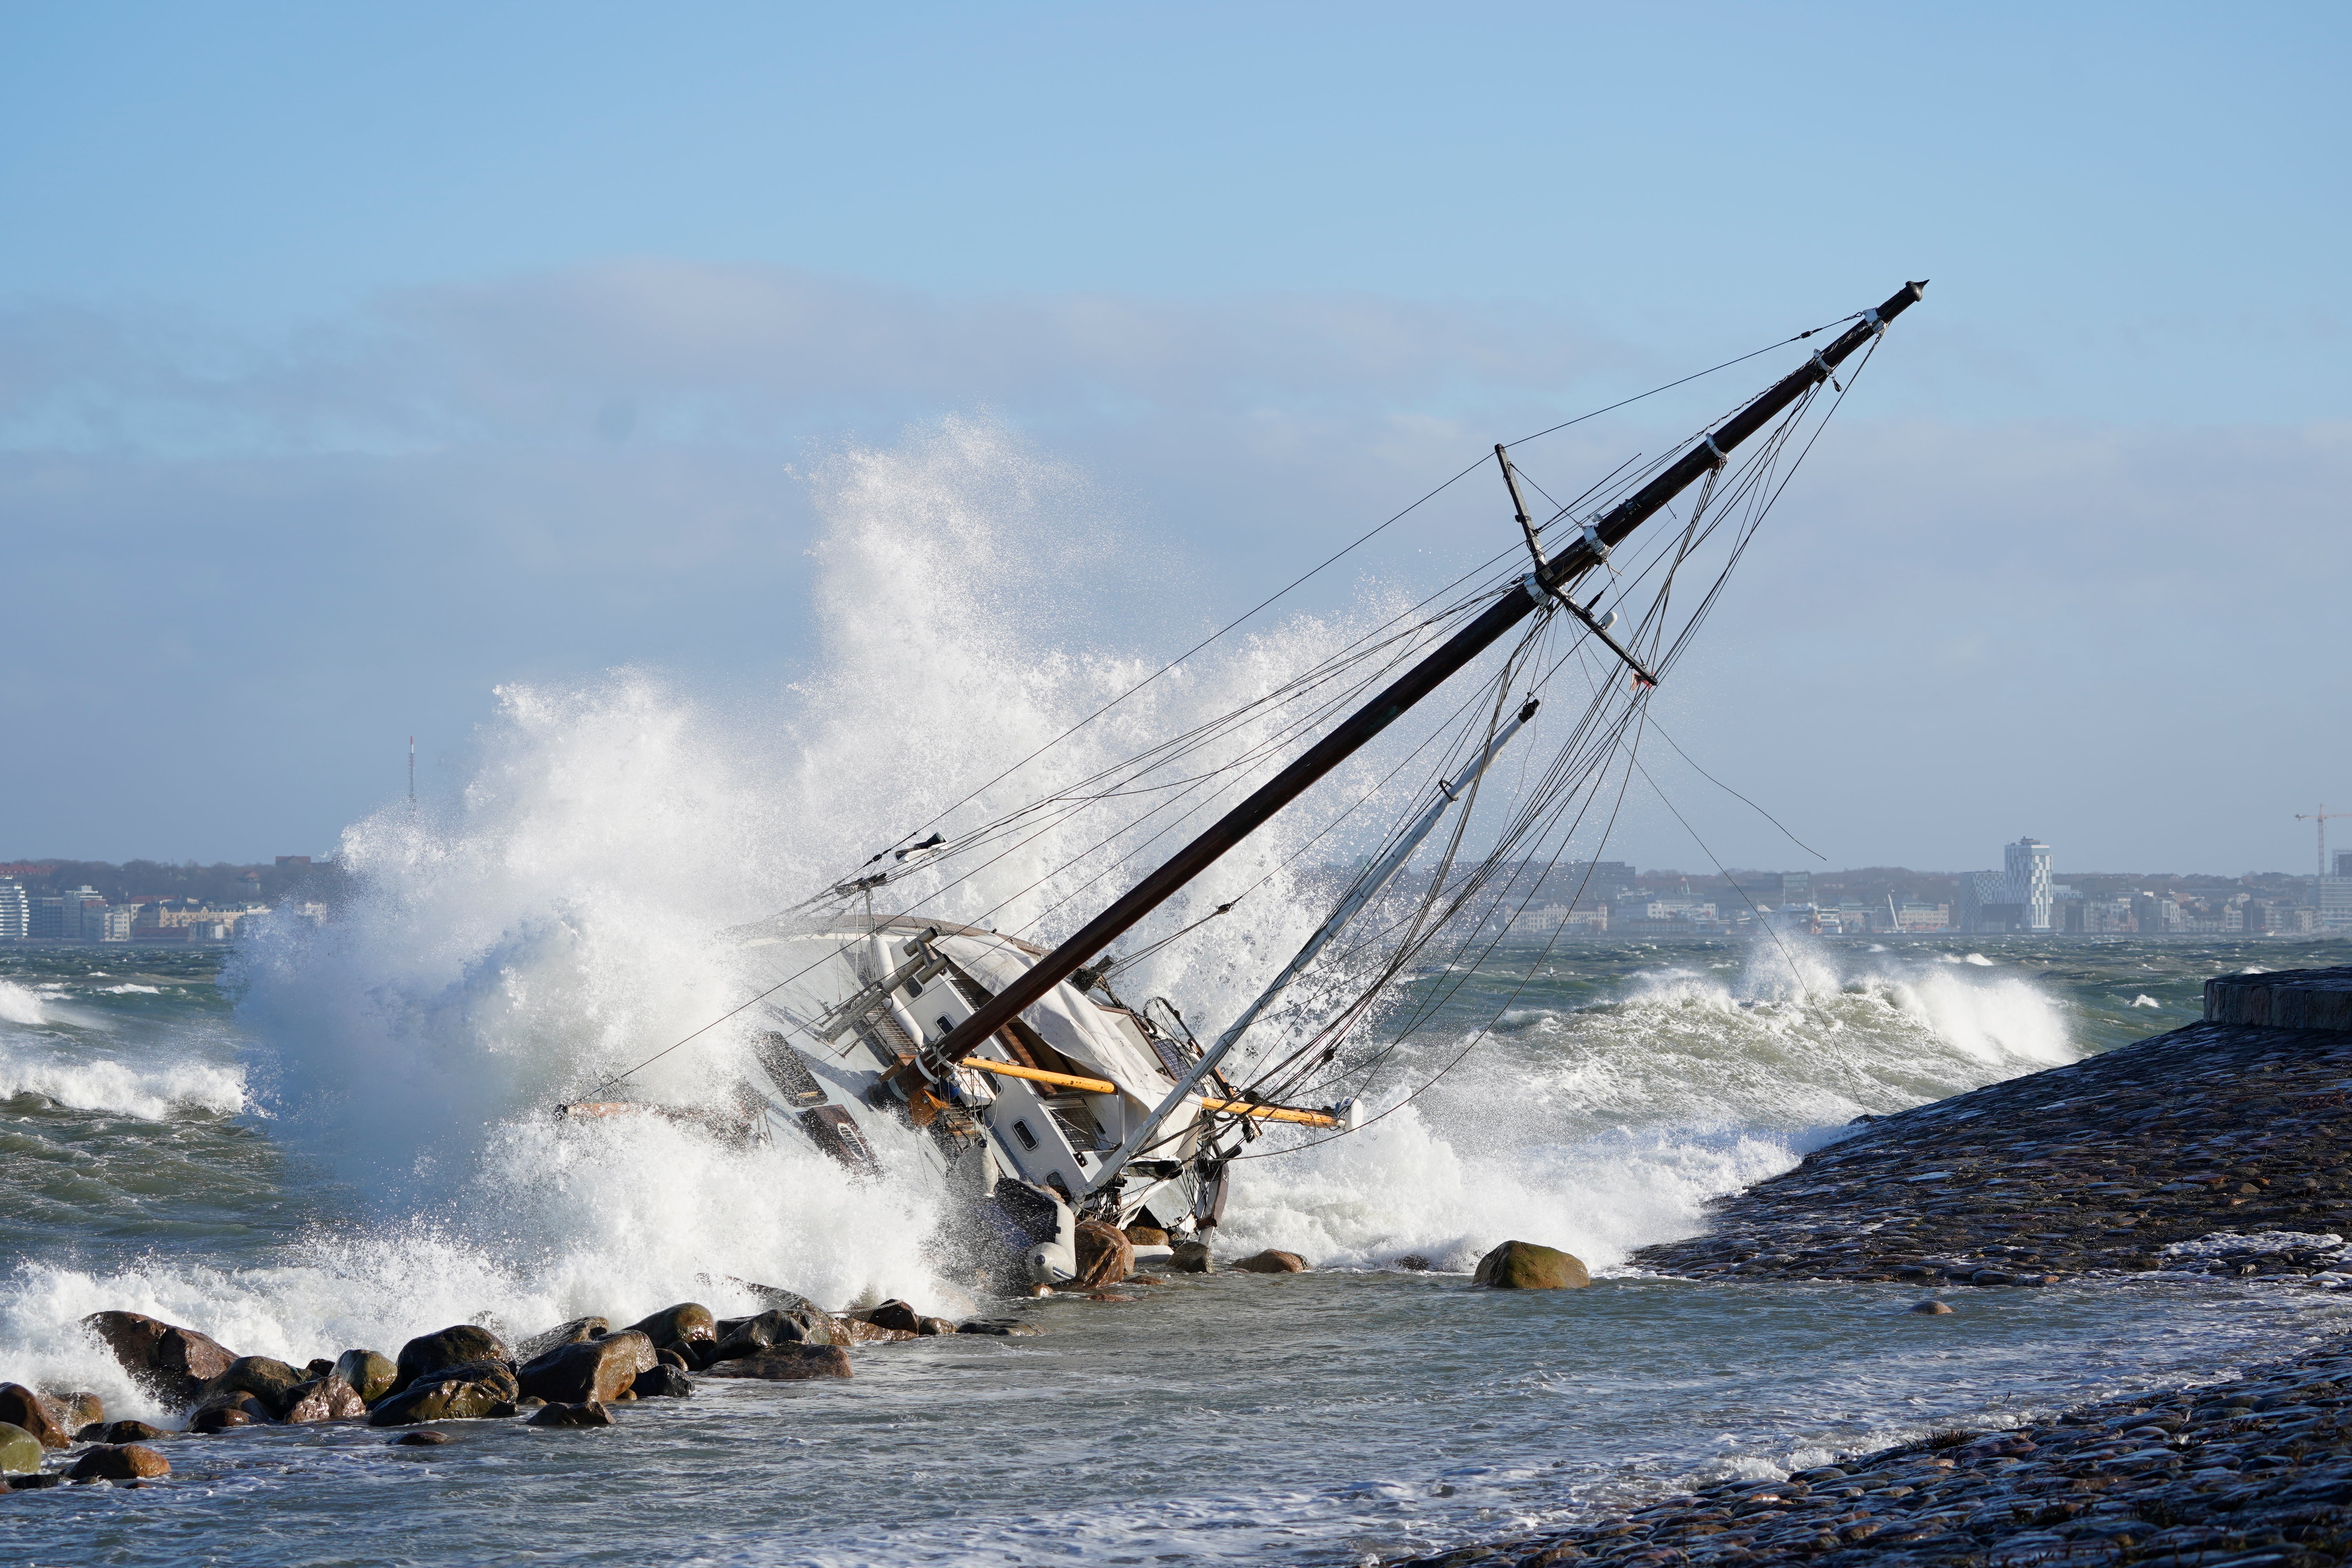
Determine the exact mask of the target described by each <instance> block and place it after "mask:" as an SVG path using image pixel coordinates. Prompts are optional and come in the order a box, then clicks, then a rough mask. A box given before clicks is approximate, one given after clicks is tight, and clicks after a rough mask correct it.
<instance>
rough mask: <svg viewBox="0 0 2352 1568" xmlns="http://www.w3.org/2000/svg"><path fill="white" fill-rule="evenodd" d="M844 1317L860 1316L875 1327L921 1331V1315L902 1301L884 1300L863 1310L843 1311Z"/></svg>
mask: <svg viewBox="0 0 2352 1568" xmlns="http://www.w3.org/2000/svg"><path fill="white" fill-rule="evenodd" d="M841 1316H843V1317H845V1318H860V1319H863V1320H864V1321H866V1322H869V1323H871V1324H873V1325H874V1326H875V1327H876V1328H877V1329H897V1330H899V1331H903V1332H906V1333H909V1334H917V1333H920V1332H922V1330H923V1315H922V1314H921V1313H920V1312H918V1311H917V1310H915V1309H914V1308H912V1307H909V1306H908V1305H907V1303H906V1302H904V1301H898V1300H890V1301H885V1302H883V1303H882V1304H881V1305H880V1306H878V1307H870V1308H868V1309H866V1310H865V1311H863V1312H844V1313H842V1314H841Z"/></svg>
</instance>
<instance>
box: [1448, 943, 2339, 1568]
mask: <svg viewBox="0 0 2352 1568" xmlns="http://www.w3.org/2000/svg"><path fill="white" fill-rule="evenodd" d="M2284 1023H2292V1024H2293V1025H2294V1027H2286V1026H2283V1024H2284ZM2347 1108H2352V969H2334V970H2303V971H2296V972H2291V973H2280V974H2263V975H2229V976H2224V977H2222V978H2221V979H2217V980H2213V981H2210V982H2208V983H2207V985H2206V1021H2205V1022H2203V1023H2200V1024H2193V1025H2190V1026H2188V1027H2187V1028H2182V1029H2175V1030H2173V1031H2172V1032H2171V1033H2169V1034H2166V1035H2158V1036H2156V1037H2152V1038H2150V1039H2147V1040H2142V1041H2140V1042H2138V1043H2137V1044H2136V1045H2131V1046H2126V1047H2122V1048H2120V1049H2118V1050H2114V1051H2110V1052H2108V1053H2106V1054H2105V1055H2104V1056H2100V1057H2095V1058H2091V1059H2090V1060H2087V1061H2083V1062H2078V1063H2075V1064H2074V1065H2073V1066H2071V1067H2064V1068H2053V1069H2052V1070H2051V1071H2048V1072H2041V1073H2035V1074H2033V1075H2032V1076H2031V1077H2029V1078H2022V1079H2011V1081H2009V1082H2007V1083H2002V1084H1996V1085H1994V1086H1992V1087H1990V1088H1989V1089H1978V1090H1976V1091H1975V1092H1973V1093H1970V1094H1964V1095H1958V1096H1956V1097H1954V1098H1952V1099H1950V1100H1939V1101H1937V1103H1935V1104H1933V1105H1926V1106H1921V1107H1920V1108H1918V1109H1917V1110H1909V1111H1905V1112H1903V1113H1902V1114H1900V1115H1896V1116H1890V1117H1885V1118H1881V1119H1878V1120H1876V1121H1872V1122H1871V1123H1869V1124H1868V1125H1867V1126H1865V1127H1864V1128H1863V1129H1862V1130H1861V1131H1858V1132H1857V1133H1856V1134H1855V1136H1853V1137H1852V1138H1849V1139H1847V1140H1845V1141H1843V1142H1839V1143H1837V1144H1834V1145H1832V1146H1831V1147H1829V1148H1826V1149H1823V1150H1821V1151H1819V1152H1815V1153H1813V1154H1811V1155H1810V1156H1808V1157H1807V1158H1806V1160H1805V1161H1804V1163H1801V1165H1799V1166H1798V1167H1797V1168H1796V1169H1795V1170H1793V1171H1790V1172H1789V1173H1786V1174H1784V1175H1781V1176H1778V1177H1775V1178H1774V1179H1772V1180H1770V1181H1768V1182H1763V1183H1759V1184H1758V1185H1756V1186H1754V1187H1751V1188H1748V1190H1747V1191H1745V1192H1742V1193H1740V1194H1737V1195H1736V1196H1734V1197H1731V1198H1729V1199H1727V1200H1726V1201H1725V1202H1723V1203H1722V1204H1720V1205H1717V1208H1716V1210H1715V1213H1714V1216H1713V1218H1714V1226H1713V1228H1712V1229H1711V1230H1710V1232H1709V1233H1708V1234H1707V1235H1705V1236H1702V1237H1694V1238H1693V1239H1690V1240H1687V1241H1679V1242H1674V1243H1670V1244H1668V1245H1665V1246H1662V1247H1650V1248H1647V1249H1645V1250H1644V1251H1643V1252H1641V1253H1639V1254H1637V1255H1636V1257H1635V1259H1634V1261H1635V1262H1636V1263H1637V1264H1638V1265H1639V1266H1641V1267H1643V1268H1649V1269H1653V1270H1655V1271H1657V1272H1660V1273H1669V1274H1678V1275H1685V1276H1689V1277H1693V1278H1697V1279H1740V1280H1751V1279H1753V1280H1774V1279H1828V1280H1836V1279H1855V1280H1865V1279H1867V1280H1887V1279H1916V1280H1918V1281H1920V1282H1922V1283H1925V1284H1930V1285H1942V1286H1949V1285H1954V1284H1960V1285H2023V1284H2042V1283H2047V1282H2048V1281H2050V1280H2052V1279H2058V1278H2061V1277H2063V1276H2067V1275H2079V1274H2100V1273H2114V1274H2117V1275H2121V1274H2125V1273H2139V1272H2145V1271H2147V1270H2150V1269H2170V1270H2181V1271H2186V1272H2193V1273H2198V1274H2204V1275H2209V1276H2221V1277H2223V1278H2233V1279H2245V1278H2261V1279H2279V1278H2281V1277H2294V1276H2302V1277H2305V1278H2308V1279H2310V1280H2311V1281H2312V1282H2313V1283H2314V1284H2315V1285H2321V1286H2328V1287H2352V1249H2347V1247H2345V1246H2344V1238H2345V1237H2346V1235H2347V1234H2352V1163H2347V1157H2352V1138H2347V1132H2346V1123H2347ZM1794 1559H1802V1560H1804V1561H1806V1562H1808V1563H1821V1564H1823V1565H1825V1568H1844V1565H1846V1564H1854V1565H1856V1568H1859V1565H1862V1564H1865V1563H1866V1564H1869V1565H1870V1568H1898V1565H1908V1564H1923V1565H1924V1564H1928V1563H1936V1564H1952V1565H1955V1568H2024V1565H2026V1564H2034V1563H2050V1564H2074V1563H2098V1564H2105V1563H2133V1564H2160V1565H2164V1568H2186V1565H2188V1564H2199V1565H2203V1568H2323V1565H2327V1568H2332V1565H2334V1564H2338V1563H2346V1562H2347V1561H2352V1336H2346V1337H2341V1338H2336V1339H2333V1340H2330V1341H2329V1342H2326V1343H2325V1344H2323V1345H2321V1346H2319V1347H2317V1348H2315V1349H2314V1350H2312V1351H2310V1352H2305V1354H2303V1355H2301V1356H2299V1357H2296V1358H2295V1359H2294V1360H2293V1361H2290V1362H2286V1363H2280V1364H2277V1365H2273V1366H2270V1367H2265V1368H2262V1369H2259V1370H2257V1371H2255V1372H2254V1373H2251V1374H2249V1375H2247V1376H2245V1377H2242V1378H2238V1379H2235V1380H2232V1381H2231V1382H2227V1383H2216V1384H2209V1385H2204V1386H2200V1387H2195V1388H2188V1389H2180V1390H2175V1391H2173V1392H2171V1393H2168V1394H2144V1395H2139V1396H2137V1397H2134V1398H2131V1399H2128V1400H2119V1401H2111V1402H2107V1403H2104V1404H2098V1405H2086V1406H2084V1407H2082V1408H2080V1409H2076V1410H2072V1411H2069V1412H2067V1413H2066V1414H2064V1415H2061V1416H2059V1417H2057V1418H2056V1419H2054V1420H2051V1421H2046V1422H2042V1423H2038V1424H2035V1425H2032V1426H2021V1427H2017V1428H2014V1429H2011V1430H2002V1431H1992V1432H1959V1431H1954V1432H1947V1433H1942V1434H1939V1435H1937V1436H1934V1437H1931V1438H1929V1439H1927V1441H1925V1442H1922V1443H1914V1444H1910V1445H1907V1446H1905V1447H1898V1448H1891V1449H1887V1450H1884V1451H1882V1452H1879V1453H1875V1454H1870V1455H1865V1456H1861V1457H1858V1458H1849V1459H1845V1460H1843V1461H1841V1462H1840V1463H1838V1464H1835V1465H1829V1466H1824V1467H1822V1468H1819V1469H1812V1470H1806V1471H1802V1472H1800V1473H1799V1474H1797V1475H1794V1476H1790V1477H1789V1478H1787V1479H1784V1480H1779V1481H1731V1482H1725V1483H1723V1484H1721V1485H1718V1486H1714V1487H1710V1488H1708V1489H1706V1490H1704V1491H1701V1492H1697V1493H1692V1494H1685V1495H1683V1496H1678V1497H1674V1498H1670V1499H1667V1500H1664V1501H1662V1502H1660V1503H1657V1504H1656V1505H1654V1506H1653V1507H1649V1508H1644V1509H1642V1510H1637V1511H1633V1512H1629V1513H1614V1514H1611V1515H1607V1516H1601V1517H1596V1518H1594V1519H1592V1520H1591V1521H1586V1522H1583V1523H1580V1524H1578V1525H1575V1526H1573V1527H1570V1528H1569V1529H1566V1530H1563V1531H1555V1532H1549V1533H1546V1534H1544V1535H1541V1536H1531V1537H1526V1538H1522V1539H1519V1540H1516V1541H1507V1542H1494V1543H1490V1544H1486V1545H1480V1546H1473V1547H1465V1548H1463V1549H1461V1550H1459V1551H1455V1552H1448V1553H1445V1554H1444V1555H1441V1556H1436V1557H1423V1558H1414V1559H1409V1560H1406V1562H1407V1563H1410V1564H1412V1565H1413V1568H1435V1565H1438V1564H1444V1565H1446V1568H1468V1565H1470V1564H1474V1563H1475V1564H1479V1565H1481V1568H1488V1565H1491V1568H1505V1565H1508V1568H1538V1565H1549V1564H1555V1563H1576V1562H1586V1561H1590V1562H1592V1563H1609V1564H1613V1565H1617V1564H1622V1565H1623V1568H1666V1565H1668V1564H1683V1563H1689V1564H1716V1563H1720V1564H1724V1565H1726V1568H1730V1565H1732V1564H1744V1563H1777V1562H1785V1561H1790V1560H1794Z"/></svg>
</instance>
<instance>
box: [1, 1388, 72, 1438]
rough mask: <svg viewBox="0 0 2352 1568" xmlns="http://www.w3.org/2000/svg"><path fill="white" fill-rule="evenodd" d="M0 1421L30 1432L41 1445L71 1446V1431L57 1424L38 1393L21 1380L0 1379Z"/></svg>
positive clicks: (56, 1420) (54, 1416) (55, 1417)
mask: <svg viewBox="0 0 2352 1568" xmlns="http://www.w3.org/2000/svg"><path fill="white" fill-rule="evenodd" d="M0 1421H5V1422H6V1423H7V1424H8V1425H9V1426H14V1427H16V1428H17V1429H18V1430H19V1431H24V1432H29V1433H31V1434H32V1435H33V1440H34V1441H35V1442H37V1443H38V1444H40V1445H41V1447H44V1448H66V1447H72V1446H73V1433H72V1432H71V1430H69V1429H68V1428H67V1427H64V1426H59V1425H58V1418H57V1416H56V1415H54V1414H52V1413H51V1412H50V1409H49V1407H48V1405H47V1404H45V1403H44V1402H43V1401H42V1399H41V1396H40V1395H39V1394H36V1393H34V1392H33V1391H32V1390H31V1389H29V1388H26V1386H25V1385H24V1384H21V1383H0Z"/></svg>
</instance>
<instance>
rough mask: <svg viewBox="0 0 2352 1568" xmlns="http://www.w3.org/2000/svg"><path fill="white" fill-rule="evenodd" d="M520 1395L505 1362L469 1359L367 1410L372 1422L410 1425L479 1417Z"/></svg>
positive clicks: (497, 1409) (471, 1419)
mask: <svg viewBox="0 0 2352 1568" xmlns="http://www.w3.org/2000/svg"><path fill="white" fill-rule="evenodd" d="M520 1396H521V1391H520V1389H519V1388H517V1387H516V1385H515V1374H514V1373H512V1372H511V1371H509V1369H508V1367H507V1364H506V1363H504V1362H499V1361H477V1362H467V1363H463V1364H460V1365H457V1366H448V1367H439V1368H436V1369H435V1370H434V1371H432V1372H429V1373H425V1375H424V1376H423V1377H421V1378H419V1379H418V1380H417V1381H416V1382H415V1383H412V1384H409V1385H408V1386H407V1387H405V1388H404V1389H402V1390H401V1391H400V1392H399V1393H397V1394H392V1395H391V1396H389V1397H388V1398H385V1399H383V1401H381V1402H379V1403H378V1404H377V1405H374V1406H373V1408H371V1409H370V1410H369V1411H368V1425H369V1426H417V1425H421V1424H422V1423H424V1422H427V1421H480V1420H487V1419H488V1418H489V1417H491V1416H493V1415H497V1414H498V1413H499V1406H500V1405H513V1404H514V1402H515V1400H516V1399H518V1398H520Z"/></svg>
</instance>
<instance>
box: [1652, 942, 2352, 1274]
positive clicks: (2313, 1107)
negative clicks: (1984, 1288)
mask: <svg viewBox="0 0 2352 1568" xmlns="http://www.w3.org/2000/svg"><path fill="white" fill-rule="evenodd" d="M2206 1008H2207V1014H2208V1017H2209V1021H2208V1022H2205V1023H2201V1024H2191V1025H2189V1026H2188V1027H2186V1028H2181V1029H2175V1030H2173V1031H2172V1032H2171V1033H2169V1034H2165V1035H2158V1036H2155V1037H2151V1038H2148V1039H2146V1040H2142V1041H2139V1042H2138V1043H2137V1044H2135V1045H2130V1046H2126V1047H2121V1048H2120V1049H2117V1050H2113V1051H2109V1052H2107V1053H2106V1054H2105V1055H2104V1056H2098V1057H2093V1058H2090V1059H2089V1060H2087V1061H2082V1062H2076V1063H2074V1065H2072V1066H2070V1067H2063V1068H2052V1069H2051V1070H2049V1071H2047V1072H2038V1073H2034V1074H2032V1075H2030V1076H2028V1077H2025V1078H2020V1079H2010V1080H2009V1081H2008V1082H2006V1083H1999V1084H1994V1085H1992V1086H1991V1087H1990V1088H1986V1089H1977V1090H1975V1091H1974V1092H1972V1093H1969V1094H1962V1095H1956V1096H1954V1097H1953V1098H1951V1099H1949V1100H1937V1102H1936V1103H1934V1104H1932V1105H1923V1106H1921V1107H1919V1108H1918V1109H1917V1110H1906V1111H1903V1112H1901V1113H1899V1114H1897V1115H1894V1116H1888V1117H1883V1118H1880V1119H1878V1120H1876V1121H1873V1122H1871V1123H1870V1124H1869V1125H1867V1126H1865V1127H1864V1128H1863V1129H1862V1130H1861V1131H1859V1132H1857V1133H1856V1134H1855V1135H1854V1136H1853V1137H1852V1138H1848V1139H1846V1140H1844V1141H1843V1142H1838V1143H1834V1144H1832V1145H1831V1146H1829V1147H1828V1148H1825V1149H1822V1150H1818V1151H1816V1152H1813V1153H1811V1154H1810V1155H1808V1156H1806V1158H1805V1160H1804V1162H1803V1163H1801V1164H1800V1165H1798V1166H1797V1168H1796V1169H1795V1170H1793V1171H1790V1172H1788V1173H1785V1174H1782V1175H1780V1176H1776V1177H1774V1178H1772V1179H1771V1180H1770V1181H1767V1182H1761V1183H1759V1184H1757V1185H1755V1186H1753V1187H1749V1188H1748V1189H1747V1190H1746V1191H1745V1192H1742V1193H1739V1194H1737V1195H1735V1196H1733V1197H1731V1198H1728V1199H1726V1200H1725V1201H1724V1202H1723V1203H1721V1204H1720V1205H1717V1208H1716V1210H1715V1213H1714V1224H1713V1226H1712V1227H1711V1228H1710V1230H1709V1231H1708V1233H1707V1234H1706V1235H1705V1236H1700V1237H1693V1238H1692V1239H1690V1240H1687V1241H1676V1242H1669V1243H1667V1244H1665V1245H1664V1246H1660V1247H1647V1248H1645V1249H1643V1251H1641V1252H1639V1253H1636V1254H1635V1255H1634V1257H1633V1262H1634V1264H1635V1265H1636V1266H1638V1267H1640V1268H1647V1269H1653V1270H1655V1271H1657V1272H1659V1273H1664V1274H1680V1275H1686V1276H1689V1277H1692V1278H1695V1279H1726V1278H1730V1279H1918V1280H1922V1281H1937V1280H1943V1281H1950V1282H1954V1283H1962V1284H1967V1283H1975V1284H1985V1285H2019V1284H2040V1283H2044V1282H2046V1281H2048V1280H2050V1279H2054V1278H2058V1277H2060V1276H2063V1275H2071V1274H2081V1273H2085V1272H2097V1271H2115V1272H2120V1273H2129V1272H2138V1271H2141V1270H2146V1269H2150V1268H2167V1267H2179V1268H2195V1269H2197V1270H2199V1271H2200V1272H2213V1271H2215V1270H2216V1268H2219V1267H2221V1265H2220V1264H2219V1263H2217V1261H2216V1259H2217V1258H2220V1257H2221V1254H2222V1253H2226V1252H2227V1251H2229V1250H2230V1248H2229V1246H2228V1244H2227V1243H2226V1242H2222V1241H2216V1242H2213V1243H2209V1244H2208V1250H2207V1251H2205V1252H2201V1253H2200V1252H2198V1251H2196V1250H2194V1249H2193V1248H2189V1247H2181V1246H2180V1245H2179V1244H2188V1243H2197V1242H2199V1241H2200V1238H2206V1237H2217V1235H2218V1234H2219V1233H2223V1232H2233V1231H2234V1232H2240V1233H2247V1234H2251V1235H2256V1236H2261V1235H2264V1234H2267V1235H2268V1236H2270V1237H2273V1238H2275V1239H2274V1240H2273V1242H2271V1243H2270V1244H2269V1247H2270V1249H2269V1250H2268V1251H2260V1250H2259V1249H2257V1250H2256V1251H2255V1252H2252V1253H2247V1252H2245V1249H2239V1250H2240V1251H2241V1253H2242V1254H2243V1255H2242V1256H2241V1257H2239V1258H2237V1259H2236V1260H2235V1261H2233V1262H2231V1263H2229V1264H2228V1265H2227V1266H2228V1267H2229V1268H2243V1269H2246V1270H2247V1271H2249V1272H2261V1273H2304V1274H2316V1273H2322V1272H2328V1271H2330V1269H2331V1267H2332V1265H2333V1263H2334V1262H2335V1260H2336V1248H2335V1247H2331V1246H2328V1245H2326V1244H2325V1243H2321V1242H2319V1241H2318V1240H2317V1237H2321V1236H2335V1235H2341V1234H2347V1233H2352V1163H2347V1160H2352V1135H2347V1118H2346V1108H2347V1105H2352V970H2341V969H2336V970H2303V971H2296V972H2294V973H2283V974H2265V975H2258V976H2256V975H2231V976H2226V977H2224V978H2221V979H2219V980H2214V981H2210V982H2208V983H2207V985H2206ZM2257 1012H2258V1013H2260V1014H2261V1015H2262V1016H2292V1017H2295V1018H2298V1019H2306V1020H2307V1019H2310V1018H2313V1017H2336V1016H2343V1017H2344V1018H2345V1025H2344V1027H2342V1028H2325V1029H2318V1028H2295V1029H2288V1028H2279V1027H2275V1026H2267V1025H2252V1024H2240V1023H2228V1022H2214V1021H2210V1019H2211V1018H2212V1017H2213V1016H2214V1015H2216V1014H2219V1015H2221V1016H2223V1017H2230V1016H2247V1015H2248V1014H2251V1013H2257ZM2294 1237H2309V1238H2311V1239H2310V1240H2307V1241H2304V1242H2300V1243H2298V1242H2296V1241H2294V1239H2293V1238H2294ZM2168 1247H2170V1248H2174V1250H2173V1251H2170V1252H2168V1251H2167V1248H2168ZM2213 1247H2219V1248H2221V1251H2220V1252H2215V1251H2213V1250H2211V1249H2212V1248H2213Z"/></svg>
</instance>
